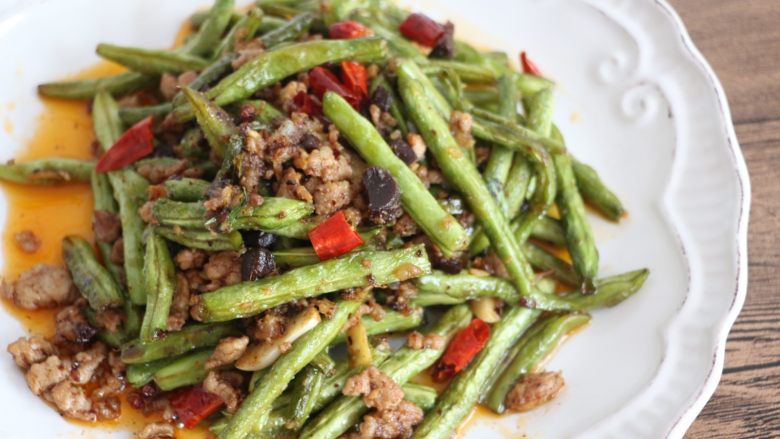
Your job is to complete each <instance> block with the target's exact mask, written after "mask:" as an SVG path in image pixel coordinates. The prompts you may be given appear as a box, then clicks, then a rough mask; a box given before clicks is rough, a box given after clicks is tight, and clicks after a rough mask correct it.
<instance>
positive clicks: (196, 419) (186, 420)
mask: <svg viewBox="0 0 780 439" xmlns="http://www.w3.org/2000/svg"><path fill="white" fill-rule="evenodd" d="M222 404H223V402H222V398H220V397H219V396H217V395H215V394H213V393H209V392H207V391H205V390H203V387H201V386H193V387H189V388H186V389H183V390H181V391H179V392H177V393H176V394H175V395H174V396H173V397H172V398H171V408H173V412H174V413H175V414H176V418H177V419H178V420H179V422H181V423H182V424H183V425H184V427H185V428H192V427H194V426H196V425H198V424H199V423H200V421H202V420H204V419H206V418H207V417H209V416H210V415H211V414H212V413H214V412H216V411H217V410H218V409H219V408H220V407H221V406H222Z"/></svg>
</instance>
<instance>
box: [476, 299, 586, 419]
mask: <svg viewBox="0 0 780 439" xmlns="http://www.w3.org/2000/svg"><path fill="white" fill-rule="evenodd" d="M588 322H590V316H589V315H587V314H564V315H561V316H555V315H554V316H550V317H547V318H545V319H544V320H542V321H540V322H539V323H537V326H539V328H538V330H537V331H528V334H527V336H523V338H522V339H521V340H520V341H519V342H518V343H517V344H516V345H515V347H514V348H513V349H512V350H511V351H510V352H509V355H507V357H508V358H509V359H510V362H509V364H508V365H507V366H506V367H505V368H504V370H503V373H501V375H500V377H499V378H498V380H497V381H496V382H495V384H493V386H492V387H491V388H490V393H489V394H488V395H487V398H486V399H485V403H486V405H487V406H488V407H490V408H491V409H492V410H493V411H494V412H496V413H503V412H504V400H505V399H506V395H507V393H509V391H510V390H511V388H512V386H513V385H514V384H515V382H516V381H517V379H518V378H519V377H520V376H522V375H523V374H526V373H528V372H533V371H534V370H535V369H536V368H538V367H539V366H540V365H541V363H542V362H544V360H545V359H546V358H548V357H549V356H550V355H551V354H552V352H553V351H554V350H555V349H556V348H557V347H558V345H560V343H561V342H562V341H563V339H564V338H565V337H566V336H567V335H568V334H570V333H572V332H574V331H576V330H578V329H579V328H581V327H582V326H583V325H586V324H588Z"/></svg>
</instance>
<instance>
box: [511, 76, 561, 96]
mask: <svg viewBox="0 0 780 439" xmlns="http://www.w3.org/2000/svg"><path fill="white" fill-rule="evenodd" d="M515 81H516V85H517V90H518V91H519V92H520V95H521V96H533V95H535V94H536V93H539V92H540V91H542V90H544V89H547V88H552V87H554V86H555V83H554V82H552V81H550V80H549V79H547V78H542V77H541V76H537V75H531V74H528V73H515Z"/></svg>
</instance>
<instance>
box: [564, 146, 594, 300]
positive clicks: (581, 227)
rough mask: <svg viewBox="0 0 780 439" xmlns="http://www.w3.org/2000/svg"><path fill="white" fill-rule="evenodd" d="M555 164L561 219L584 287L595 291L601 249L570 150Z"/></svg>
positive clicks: (573, 260)
mask: <svg viewBox="0 0 780 439" xmlns="http://www.w3.org/2000/svg"><path fill="white" fill-rule="evenodd" d="M554 160H555V168H556V169H557V170H558V185H559V186H560V193H559V194H558V209H560V211H561V222H562V223H563V228H564V230H566V242H567V243H568V245H569V253H570V254H571V259H572V262H573V265H574V268H575V269H576V270H577V273H578V274H579V275H580V276H581V277H582V280H583V286H582V287H583V291H587V292H592V290H593V287H592V285H591V283H592V281H593V279H595V278H596V276H597V275H598V270H599V253H598V249H596V242H595V239H594V238H593V231H592V230H591V228H590V224H589V223H588V220H587V218H586V217H585V205H584V204H583V202H582V198H581V197H580V193H579V191H578V190H577V183H576V181H575V179H574V170H573V169H572V165H571V157H570V156H569V155H567V154H556V155H555V157H554Z"/></svg>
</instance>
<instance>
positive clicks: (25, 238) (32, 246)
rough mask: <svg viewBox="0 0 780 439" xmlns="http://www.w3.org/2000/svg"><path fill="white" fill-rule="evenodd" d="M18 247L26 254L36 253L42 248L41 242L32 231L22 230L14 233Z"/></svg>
mask: <svg viewBox="0 0 780 439" xmlns="http://www.w3.org/2000/svg"><path fill="white" fill-rule="evenodd" d="M14 241H15V242H16V246H17V247H19V249H20V250H22V251H23V252H25V253H35V252H37V251H38V249H39V248H41V240H40V239H39V238H38V236H36V235H35V233H33V231H32V230H22V231H21V232H16V233H14Z"/></svg>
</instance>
